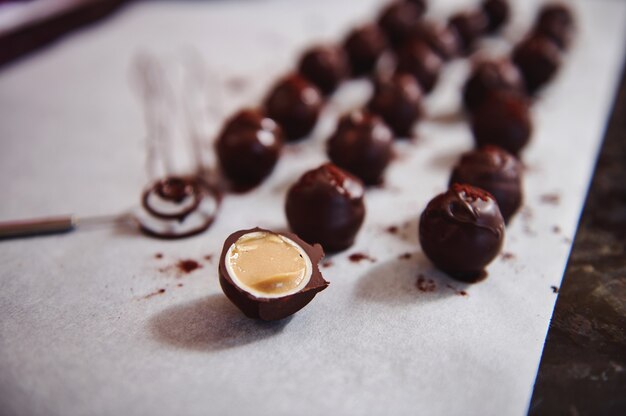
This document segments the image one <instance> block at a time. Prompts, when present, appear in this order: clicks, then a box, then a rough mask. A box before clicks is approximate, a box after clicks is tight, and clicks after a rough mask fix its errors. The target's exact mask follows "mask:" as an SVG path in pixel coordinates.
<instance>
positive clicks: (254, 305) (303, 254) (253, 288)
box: [218, 228, 328, 321]
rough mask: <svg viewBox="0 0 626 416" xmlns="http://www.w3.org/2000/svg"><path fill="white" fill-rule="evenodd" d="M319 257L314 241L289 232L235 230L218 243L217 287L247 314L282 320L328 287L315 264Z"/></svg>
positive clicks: (264, 318)
mask: <svg viewBox="0 0 626 416" xmlns="http://www.w3.org/2000/svg"><path fill="white" fill-rule="evenodd" d="M322 257H324V251H323V250H322V248H321V247H320V246H319V245H317V244H316V245H315V246H310V245H309V244H307V243H305V242H304V241H302V240H301V239H300V238H298V237H297V236H295V235H293V234H290V233H275V232H272V231H268V230H263V229H260V228H254V229H251V230H242V231H237V232H236V233H233V234H231V235H230V236H229V237H228V238H227V239H226V241H225V242H224V248H223V249H222V254H221V256H220V263H219V269H218V272H219V276H220V285H221V286H222V290H223V291H224V294H225V295H226V296H227V297H228V299H230V301H231V302H233V303H234V304H235V306H237V307H238V308H239V309H240V310H241V311H242V312H243V313H244V314H245V315H246V316H247V317H249V318H254V319H262V320H265V321H275V320H279V319H283V318H286V317H288V316H290V315H293V314H294V313H296V312H298V311H299V310H300V309H302V308H304V307H305V306H306V305H307V304H308V303H309V302H311V300H313V298H314V297H315V295H316V294H317V293H318V292H320V291H322V290H324V289H326V287H327V286H328V282H327V281H325V280H324V278H323V277H322V274H321V273H320V271H319V268H318V263H319V261H320V260H321V259H322Z"/></svg>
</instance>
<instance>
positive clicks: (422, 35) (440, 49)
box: [409, 20, 459, 60]
mask: <svg viewBox="0 0 626 416" xmlns="http://www.w3.org/2000/svg"><path fill="white" fill-rule="evenodd" d="M410 40H421V41H423V42H426V43H427V44H428V46H430V47H431V49H432V50H433V51H434V52H435V53H436V54H437V55H439V57H440V58H441V59H443V60H449V59H452V58H454V57H455V56H456V55H457V53H458V52H459V39H458V38H457V35H456V33H455V32H454V31H452V30H451V29H450V28H449V27H448V26H446V25H444V24H442V23H440V22H438V21H436V20H420V21H419V23H417V24H416V25H415V26H414V27H413V29H411V33H410V34H409V41H410Z"/></svg>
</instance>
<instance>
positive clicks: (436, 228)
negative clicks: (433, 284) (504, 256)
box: [419, 184, 504, 282]
mask: <svg viewBox="0 0 626 416" xmlns="http://www.w3.org/2000/svg"><path fill="white" fill-rule="evenodd" d="M419 239H420V244H421V245H422V250H423V251H424V254H426V256H427V257H428V258H429V259H430V260H431V261H432V262H433V263H434V264H435V266H437V267H438V268H439V269H441V270H442V271H444V272H446V273H448V274H449V275H450V276H452V277H454V278H455V279H458V280H462V281H466V282H473V281H476V280H478V279H479V278H480V277H481V275H482V274H483V272H484V268H485V267H486V266H487V265H488V264H489V263H491V261H492V260H493V259H494V258H495V257H496V256H497V255H498V253H499V252H500V250H501V248H502V244H503V242H504V220H503V218H502V215H501V214H500V209H499V208H498V204H497V203H496V201H495V199H494V198H493V197H492V196H491V195H490V194H489V193H488V192H485V191H483V190H482V189H479V188H474V187H471V186H469V185H458V184H454V185H453V186H452V188H450V189H449V190H448V191H447V192H445V193H443V194H440V195H438V196H436V197H435V198H434V199H433V200H431V201H430V202H429V203H428V206H426V209H425V210H424V212H423V213H422V216H421V218H420V224H419Z"/></svg>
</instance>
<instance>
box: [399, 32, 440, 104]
mask: <svg viewBox="0 0 626 416" xmlns="http://www.w3.org/2000/svg"><path fill="white" fill-rule="evenodd" d="M442 68H443V60H442V59H441V57H440V56H439V55H437V54H436V53H435V52H434V51H433V50H432V48H431V47H430V46H429V45H428V43H426V42H425V41H423V40H418V39H416V40H412V41H409V42H407V43H405V45H404V46H402V47H401V48H400V49H399V51H398V72H402V73H408V74H411V75H413V76H414V77H415V78H416V79H417V82H419V84H420V86H421V87H422V90H423V91H424V92H426V93H429V92H431V91H432V90H433V88H435V85H436V84H437V80H438V79H439V73H440V72H441V69H442Z"/></svg>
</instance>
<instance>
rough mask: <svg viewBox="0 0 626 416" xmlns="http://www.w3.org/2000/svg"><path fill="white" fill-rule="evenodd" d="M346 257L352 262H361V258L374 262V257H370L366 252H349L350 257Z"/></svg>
mask: <svg viewBox="0 0 626 416" xmlns="http://www.w3.org/2000/svg"><path fill="white" fill-rule="evenodd" d="M348 259H350V261H351V262H352V263H360V262H361V261H363V260H369V261H371V262H372V263H375V262H376V259H375V258H372V257H370V256H368V255H367V254H365V253H354V254H350V257H348Z"/></svg>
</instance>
